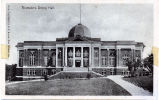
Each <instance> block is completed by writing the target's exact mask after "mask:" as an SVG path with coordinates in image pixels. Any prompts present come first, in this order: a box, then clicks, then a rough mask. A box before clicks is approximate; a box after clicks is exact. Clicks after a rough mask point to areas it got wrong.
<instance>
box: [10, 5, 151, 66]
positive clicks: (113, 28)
mask: <svg viewBox="0 0 159 100" xmlns="http://www.w3.org/2000/svg"><path fill="white" fill-rule="evenodd" d="M9 5H10V16H9V17H10V22H9V24H10V26H11V27H10V34H9V37H10V39H9V40H10V45H11V48H10V57H9V61H8V63H9V64H12V63H17V49H16V47H15V45H16V44H17V43H18V42H23V41H55V40H56V38H60V37H67V36H68V33H69V30H70V29H71V28H72V27H73V26H75V25H76V24H78V23H79V22H80V9H79V8H80V5H79V4H9ZM27 7H29V8H32V9H26V8H27ZM38 7H43V8H47V9H38ZM51 8H52V9H51ZM81 22H82V24H83V25H85V26H87V27H88V28H89V29H90V31H91V36H92V37H98V38H101V40H102V41H117V40H135V41H137V42H143V43H144V44H145V45H146V47H145V49H144V55H143V56H144V57H146V56H147V55H148V54H149V53H151V48H152V43H153V40H152V39H153V6H152V5H151V4H82V5H81Z"/></svg>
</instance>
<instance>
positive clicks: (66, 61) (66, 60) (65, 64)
mask: <svg viewBox="0 0 159 100" xmlns="http://www.w3.org/2000/svg"><path fill="white" fill-rule="evenodd" d="M65 66H66V67H67V47H65Z"/></svg>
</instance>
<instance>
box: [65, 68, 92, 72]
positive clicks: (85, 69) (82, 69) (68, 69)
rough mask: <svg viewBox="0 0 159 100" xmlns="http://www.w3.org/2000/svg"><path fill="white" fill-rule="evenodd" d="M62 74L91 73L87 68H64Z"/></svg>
mask: <svg viewBox="0 0 159 100" xmlns="http://www.w3.org/2000/svg"><path fill="white" fill-rule="evenodd" d="M63 71H64V72H88V71H91V68H89V69H88V68H87V67H64V69H63Z"/></svg>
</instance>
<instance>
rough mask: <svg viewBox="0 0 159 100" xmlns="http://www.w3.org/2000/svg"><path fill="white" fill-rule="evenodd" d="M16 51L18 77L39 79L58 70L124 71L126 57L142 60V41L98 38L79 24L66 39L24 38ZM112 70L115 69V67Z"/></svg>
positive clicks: (110, 72) (103, 72) (108, 72)
mask: <svg viewBox="0 0 159 100" xmlns="http://www.w3.org/2000/svg"><path fill="white" fill-rule="evenodd" d="M16 47H17V50H18V64H17V66H18V67H17V77H22V78H39V77H41V76H42V75H43V74H47V75H53V74H55V73H58V72H61V71H85V70H87V69H88V68H89V70H91V71H94V72H96V73H99V74H103V75H109V74H124V73H127V68H128V67H127V66H126V62H127V61H128V60H137V59H142V53H143V49H144V44H143V43H141V42H135V41H101V39H100V38H92V37H91V32H90V30H89V29H88V28H87V27H86V26H84V25H82V24H78V25H76V26H74V27H73V28H72V29H71V30H70V31H69V34H68V37H66V38H57V39H56V41H24V42H22V43H18V44H17V45H16ZM114 69H115V70H114Z"/></svg>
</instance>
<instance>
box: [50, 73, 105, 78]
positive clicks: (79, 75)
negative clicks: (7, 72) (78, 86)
mask: <svg viewBox="0 0 159 100" xmlns="http://www.w3.org/2000/svg"><path fill="white" fill-rule="evenodd" d="M88 74H89V75H90V78H97V77H103V75H101V74H97V73H95V72H93V71H89V72H88V71H85V72H84V71H83V72H80V71H61V72H59V73H57V74H55V75H52V76H50V77H49V79H50V80H51V79H75V78H88Z"/></svg>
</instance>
